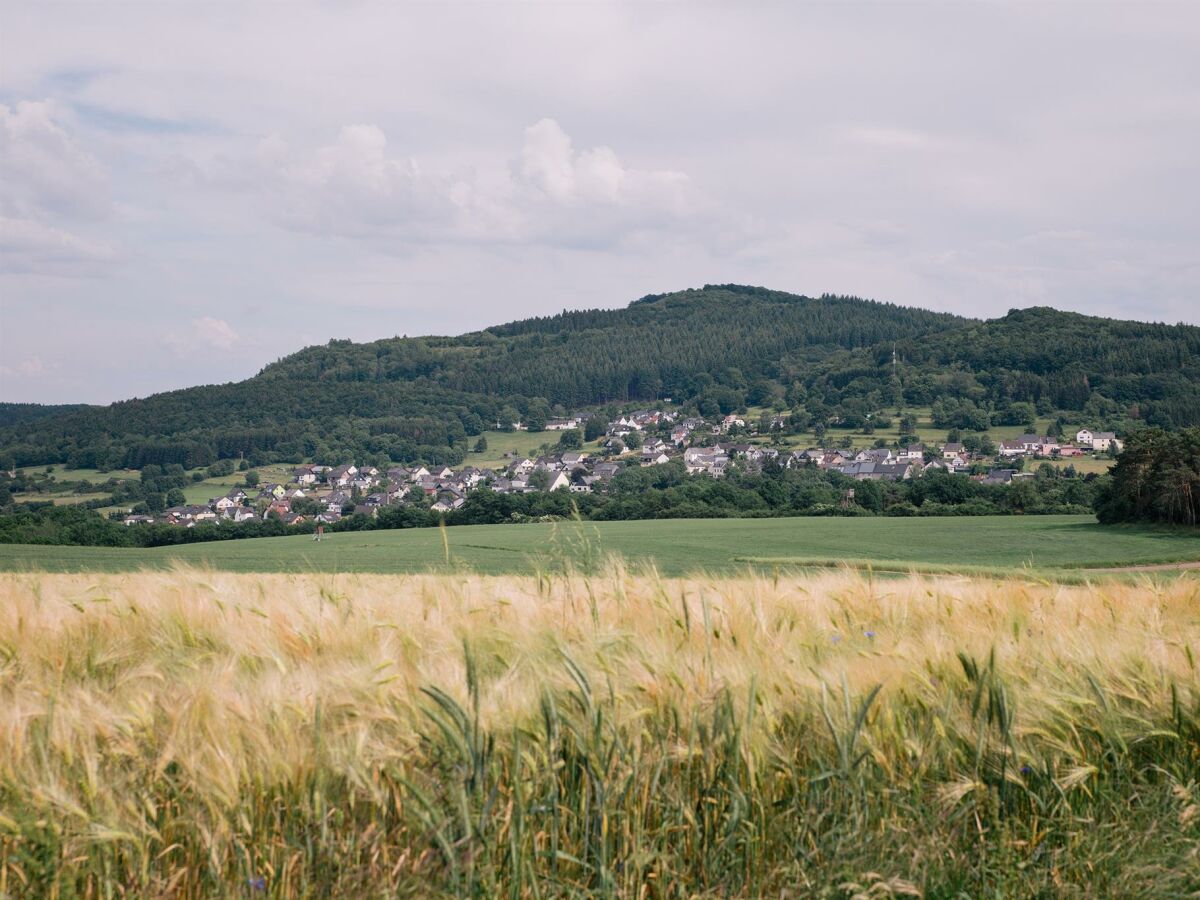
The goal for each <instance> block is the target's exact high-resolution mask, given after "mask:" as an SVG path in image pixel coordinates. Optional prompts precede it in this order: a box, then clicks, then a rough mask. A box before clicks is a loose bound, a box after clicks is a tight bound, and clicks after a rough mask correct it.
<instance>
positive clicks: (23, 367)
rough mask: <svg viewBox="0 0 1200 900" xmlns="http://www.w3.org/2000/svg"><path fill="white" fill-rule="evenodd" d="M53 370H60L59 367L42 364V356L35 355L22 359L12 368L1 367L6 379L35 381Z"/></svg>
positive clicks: (0, 373)
mask: <svg viewBox="0 0 1200 900" xmlns="http://www.w3.org/2000/svg"><path fill="white" fill-rule="evenodd" d="M52 368H58V366H57V365H51V366H47V365H46V364H45V363H44V362H42V358H41V357H40V356H37V355H34V356H30V357H27V358H25V359H22V360H20V361H19V362H17V363H16V364H14V365H11V366H6V365H0V375H3V376H4V377H5V378H24V379H33V378H39V377H41V376H42V375H45V374H46V373H47V372H49V371H50V369H52Z"/></svg>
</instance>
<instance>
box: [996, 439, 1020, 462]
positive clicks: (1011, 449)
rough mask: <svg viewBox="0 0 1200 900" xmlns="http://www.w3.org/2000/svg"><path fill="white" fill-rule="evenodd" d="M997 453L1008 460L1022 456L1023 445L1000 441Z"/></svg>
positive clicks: (1015, 442)
mask: <svg viewBox="0 0 1200 900" xmlns="http://www.w3.org/2000/svg"><path fill="white" fill-rule="evenodd" d="M998 453H999V455H1000V456H1003V457H1006V458H1010V457H1013V456H1024V455H1025V453H1026V450H1025V445H1024V444H1022V443H1021V442H1020V441H1001V442H1000V447H999V450H998Z"/></svg>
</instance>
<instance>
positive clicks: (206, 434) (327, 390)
mask: <svg viewBox="0 0 1200 900" xmlns="http://www.w3.org/2000/svg"><path fill="white" fill-rule="evenodd" d="M893 353H894V354H895V356H893ZM664 397H671V398H672V399H673V400H674V401H675V402H677V403H680V402H683V403H687V404H690V405H693V406H694V407H695V408H697V409H698V410H699V411H701V412H706V413H713V412H728V411H731V410H734V409H738V408H741V407H744V406H746V405H776V406H779V407H786V408H794V409H800V410H803V411H804V412H805V414H806V415H808V416H810V417H811V418H813V419H814V420H817V421H826V420H827V421H829V422H830V423H836V422H838V421H843V420H847V421H848V420H850V419H852V418H853V417H855V416H859V417H861V416H862V415H864V414H866V413H871V412H873V411H877V410H884V409H887V410H894V409H896V408H899V407H903V406H906V405H909V406H912V405H933V404H936V403H941V404H942V405H943V407H944V409H945V410H948V411H947V412H945V415H946V416H960V417H962V418H963V425H964V427H978V425H979V423H983V424H985V425H986V423H987V421H989V420H990V421H996V422H998V421H1004V418H1005V416H1006V415H1007V414H1008V413H1007V411H1008V410H1010V409H1011V406H1012V404H1014V403H1032V404H1036V405H1037V406H1038V408H1039V410H1041V411H1043V412H1049V411H1054V410H1063V411H1072V412H1075V413H1078V414H1080V416H1086V417H1087V418H1088V420H1089V421H1094V422H1095V423H1097V424H1110V425H1111V424H1113V423H1114V422H1115V423H1122V422H1124V423H1129V422H1138V421H1142V422H1147V423H1151V424H1160V425H1164V426H1167V427H1176V426H1181V425H1187V424H1194V423H1200V328H1196V327H1193V326H1185V325H1175V326H1168V325H1153V324H1144V323H1138V322H1124V321H1115V320H1110V319H1101V318H1095V317H1089V316H1082V315H1077V314H1074V313H1063V312H1058V311H1055V310H1053V309H1046V308H1041V309H1031V310H1019V311H1014V312H1011V313H1009V314H1008V315H1007V316H1004V317H1001V318H998V319H993V320H989V321H978V320H972V319H965V318H962V317H959V316H954V315H949V314H944V313H934V312H928V311H925V310H920V309H913V308H906V307H900V306H895V305H892V304H887V303H879V302H875V301H869V300H861V299H857V298H853V297H839V296H823V297H820V298H808V297H801V296H796V295H793V294H786V293H782V292H777V291H769V290H766V289H763V288H749V287H741V286H736V285H720V286H711V285H710V286H706V287H704V288H703V289H694V290H687V291H681V292H677V293H672V294H663V295H653V296H648V297H644V298H642V299H641V300H638V301H635V302H633V303H631V304H630V305H629V306H627V307H625V308H623V309H614V310H583V311H564V312H563V313H561V314H559V315H556V316H549V317H541V318H533V319H527V320H523V321H518V322H512V323H509V324H505V325H497V326H495V327H492V328H488V329H485V330H483V331H479V332H473V333H470V334H465V335H461V336H458V337H415V338H389V339H385V340H380V341H374V342H371V343H366V344H355V343H352V342H350V341H338V340H335V341H330V342H329V343H328V344H326V345H324V346H318V347H309V348H306V349H304V350H301V351H300V352H298V353H295V354H293V355H291V356H288V357H285V358H283V359H281V360H279V361H277V362H275V363H272V364H270V365H268V366H266V367H265V368H264V369H263V370H262V371H261V372H260V373H259V374H258V375H257V376H255V377H253V378H250V379H247V380H246V381H242V382H238V383H231V384H224V385H212V386H205V387H195V388H189V389H185V390H179V391H172V392H168V393H163V394H157V395H154V396H151V397H147V398H145V399H139V400H130V401H125V402H121V403H115V404H112V405H111V406H107V407H81V408H77V409H74V410H61V409H60V410H57V411H56V412H54V413H52V414H49V413H48V414H46V415H45V417H42V418H38V417H37V416H36V415H35V414H33V413H27V414H24V415H23V418H22V419H21V420H19V421H12V420H11V419H10V420H7V424H6V425H5V426H4V427H0V456H2V457H3V458H5V459H6V460H11V461H12V462H15V463H16V464H17V465H34V464H41V463H50V462H62V463H67V464H70V465H72V466H78V467H112V466H119V465H125V466H132V467H140V466H141V465H144V464H146V463H151V462H153V463H167V462H179V463H183V464H184V465H187V466H196V465H205V464H207V463H209V462H211V461H212V460H213V459H216V458H219V457H234V456H238V455H239V454H247V455H251V456H254V457H257V458H259V459H261V460H270V459H300V458H309V457H312V456H313V455H314V454H315V455H321V456H322V457H326V458H328V457H346V458H349V457H350V456H360V457H362V456H370V457H372V458H378V457H383V456H387V457H390V458H391V459H394V460H410V459H418V458H420V459H424V460H426V461H435V462H448V463H451V464H454V463H457V462H459V461H461V460H462V458H463V455H464V452H465V448H466V446H467V442H468V440H469V438H470V436H472V435H474V434H477V433H479V432H480V431H482V430H483V429H485V428H486V427H488V426H489V424H491V423H494V422H496V421H498V420H505V419H507V418H508V417H509V416H514V417H521V418H523V419H525V420H527V421H532V422H537V421H538V420H539V419H542V418H545V417H546V416H549V415H552V414H554V412H555V411H556V409H561V410H564V411H567V410H573V409H576V408H580V407H586V406H595V405H600V404H607V403H626V402H653V401H656V400H659V399H661V398H664ZM1078 417H1079V416H1077V418H1078ZM0 421H5V420H0Z"/></svg>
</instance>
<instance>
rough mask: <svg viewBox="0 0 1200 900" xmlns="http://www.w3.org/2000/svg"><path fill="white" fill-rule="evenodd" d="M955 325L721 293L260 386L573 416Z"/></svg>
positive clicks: (358, 352) (321, 353)
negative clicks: (425, 387)
mask: <svg viewBox="0 0 1200 900" xmlns="http://www.w3.org/2000/svg"><path fill="white" fill-rule="evenodd" d="M965 321H966V320H964V319H961V318H959V317H957V316H952V315H947V314H944V313H932V312H927V311H925V310H920V309H909V308H905V307H899V306H894V305H892V304H886V303H876V302H874V301H869V300H859V299H856V298H853V297H828V296H827V297H821V298H820V299H810V298H807V297H797V296H795V295H794V294H785V293H781V292H779V291H768V290H765V289H763V288H743V287H739V286H735V285H729V286H722V287H707V288H704V289H702V290H692V291H683V292H681V293H677V294H665V295H656V296H650V297H644V298H642V299H641V300H638V301H636V302H634V303H632V304H630V305H629V306H628V307H627V308H625V309H617V310H585V311H579V312H563V313H560V314H559V315H556V316H550V317H546V318H535V319H526V320H524V321H520V322H513V323H510V324H508V325H498V326H496V327H494V328H488V329H486V330H485V331H482V332H478V333H475V334H468V335H464V336H462V337H458V338H423V339H422V338H418V339H415V340H414V339H409V338H393V339H390V340H382V341H375V342H373V343H369V344H352V343H350V342H332V343H330V344H329V345H327V346H324V347H310V348H308V349H307V350H302V351H301V352H299V353H297V354H294V355H293V356H289V357H287V358H286V359H284V360H281V361H280V362H278V363H275V364H273V365H271V366H268V367H267V368H266V369H264V370H263V372H262V374H261V376H260V377H264V378H285V379H307V380H333V381H409V380H412V379H428V380H430V381H432V382H434V383H435V384H437V385H439V386H442V387H445V388H448V389H450V390H454V391H462V392H466V393H471V394H483V395H486V396H489V397H507V396H511V395H524V396H540V397H544V398H546V399H547V400H548V401H549V402H550V403H551V404H563V405H565V406H568V407H574V406H586V405H591V404H596V403H605V402H609V401H614V400H615V401H625V400H653V399H656V398H658V397H661V396H668V397H674V398H680V397H690V396H694V395H695V394H698V393H701V392H702V391H703V390H704V388H705V386H706V385H707V384H708V383H710V382H712V381H713V380H714V377H715V379H716V380H717V381H718V382H720V381H722V380H723V376H722V373H723V372H724V371H725V370H728V369H736V370H738V372H739V373H740V375H741V376H742V377H746V378H758V377H765V378H770V379H774V380H778V381H782V382H783V383H789V384H790V383H791V381H793V380H803V378H804V377H805V374H806V373H807V372H808V370H810V369H811V367H812V364H813V363H814V362H817V361H820V360H825V359H827V358H829V356H830V354H833V353H836V352H838V351H862V350H865V349H866V348H870V347H873V346H881V345H887V346H888V347H889V348H890V346H891V344H890V342H892V341H897V340H917V339H922V338H925V337H927V336H929V335H932V334H935V333H938V332H941V331H943V330H945V329H946V328H950V327H953V326H955V325H957V324H959V323H962V322H965ZM888 352H889V353H890V349H889V351H888ZM725 380H728V379H725ZM734 380H735V381H736V380H737V376H736V375H735V376H734Z"/></svg>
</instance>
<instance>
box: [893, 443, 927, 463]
mask: <svg viewBox="0 0 1200 900" xmlns="http://www.w3.org/2000/svg"><path fill="white" fill-rule="evenodd" d="M896 459H897V460H898V461H900V462H911V463H920V462H924V461H925V445H924V444H909V445H908V446H907V447H905V448H903V449H902V450H899V451H897V452H896Z"/></svg>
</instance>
